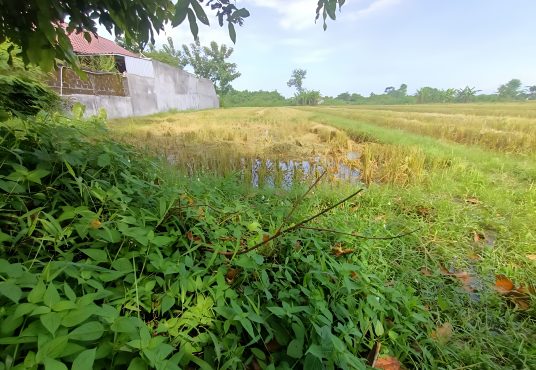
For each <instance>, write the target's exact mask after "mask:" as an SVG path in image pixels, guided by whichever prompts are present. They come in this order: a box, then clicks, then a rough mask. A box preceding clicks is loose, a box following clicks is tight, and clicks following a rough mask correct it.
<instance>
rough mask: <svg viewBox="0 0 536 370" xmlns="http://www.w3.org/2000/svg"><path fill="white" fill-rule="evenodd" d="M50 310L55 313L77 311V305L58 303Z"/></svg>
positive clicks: (64, 302)
mask: <svg viewBox="0 0 536 370" xmlns="http://www.w3.org/2000/svg"><path fill="white" fill-rule="evenodd" d="M51 308H52V310H53V311H56V312H59V311H69V310H75V309H77V308H78V305H77V304H76V303H75V302H73V301H59V302H58V303H55V304H53V305H52V307H51Z"/></svg>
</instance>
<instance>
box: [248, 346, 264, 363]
mask: <svg viewBox="0 0 536 370" xmlns="http://www.w3.org/2000/svg"><path fill="white" fill-rule="evenodd" d="M251 353H253V355H254V356H255V357H257V358H258V359H259V360H266V354H265V353H264V352H263V351H261V350H260V349H258V348H251Z"/></svg>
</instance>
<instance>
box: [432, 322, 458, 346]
mask: <svg viewBox="0 0 536 370" xmlns="http://www.w3.org/2000/svg"><path fill="white" fill-rule="evenodd" d="M452 331H453V330H452V325H451V323H450V322H446V323H444V324H443V325H441V326H439V327H438V328H437V329H436V330H434V331H433V332H432V334H431V337H432V338H433V339H435V340H437V341H438V342H440V343H447V342H448V341H449V340H450V338H451V337H452Z"/></svg>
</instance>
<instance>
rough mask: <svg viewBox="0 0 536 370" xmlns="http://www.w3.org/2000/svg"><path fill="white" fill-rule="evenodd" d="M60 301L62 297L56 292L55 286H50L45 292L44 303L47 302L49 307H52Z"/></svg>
mask: <svg viewBox="0 0 536 370" xmlns="http://www.w3.org/2000/svg"><path fill="white" fill-rule="evenodd" d="M60 300H61V298H60V295H59V294H58V291H57V290H56V287H55V286H54V284H53V283H50V284H48V288H47V290H46V291H45V295H44V296H43V302H45V304H46V305H47V306H48V307H52V305H54V304H56V303H59V301H60Z"/></svg>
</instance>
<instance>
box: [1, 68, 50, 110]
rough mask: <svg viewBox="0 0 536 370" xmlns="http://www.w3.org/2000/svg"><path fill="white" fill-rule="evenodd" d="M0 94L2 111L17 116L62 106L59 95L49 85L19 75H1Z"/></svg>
mask: <svg viewBox="0 0 536 370" xmlns="http://www.w3.org/2000/svg"><path fill="white" fill-rule="evenodd" d="M0 96H1V98H0V113H1V112H8V113H11V114H13V115H16V116H31V115H35V114H37V112H39V111H41V110H47V111H53V110H56V109H58V108H59V107H60V98H59V96H58V95H57V94H56V93H54V92H53V91H52V90H50V89H49V88H48V87H46V86H45V85H43V84H41V83H40V82H37V81H32V80H27V79H25V78H22V77H17V76H2V75H0Z"/></svg>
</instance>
